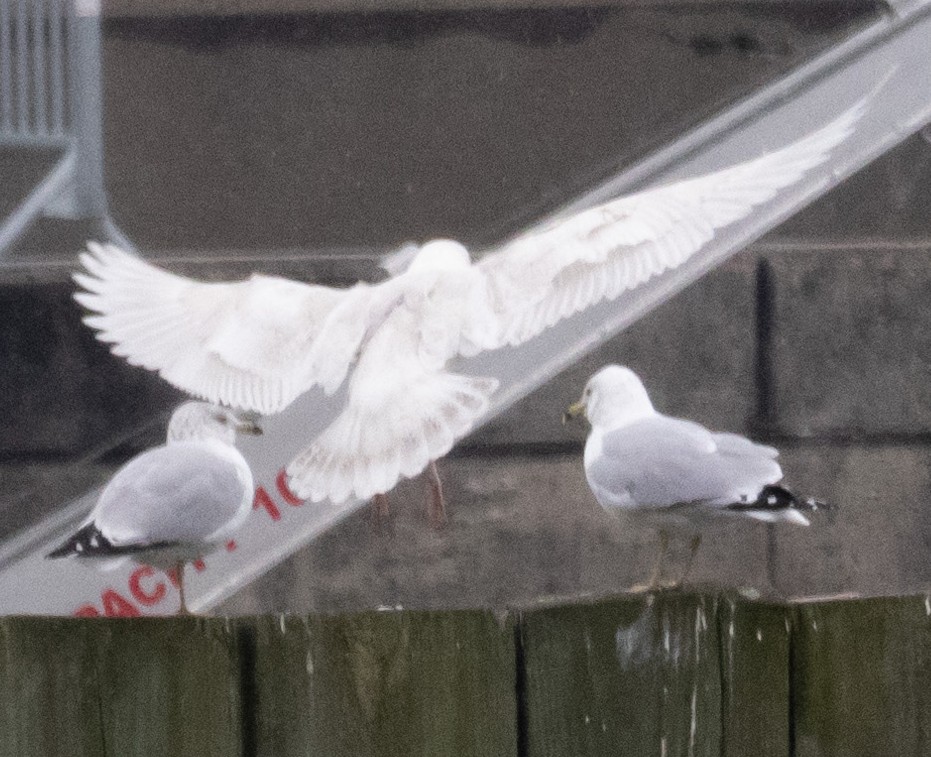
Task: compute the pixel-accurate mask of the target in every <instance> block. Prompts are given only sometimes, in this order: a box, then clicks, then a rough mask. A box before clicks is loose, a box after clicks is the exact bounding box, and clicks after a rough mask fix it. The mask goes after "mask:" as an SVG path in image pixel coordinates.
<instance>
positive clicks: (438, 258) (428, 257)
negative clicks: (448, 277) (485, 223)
mask: <svg viewBox="0 0 931 757" xmlns="http://www.w3.org/2000/svg"><path fill="white" fill-rule="evenodd" d="M471 265H472V259H471V258H470V257H469V251H468V250H467V249H466V248H465V247H464V246H463V245H461V244H459V242H456V241H454V240H452V239H433V240H431V241H429V242H427V243H426V244H424V245H423V246H422V247H421V248H420V250H419V251H418V252H417V254H416V255H415V256H414V259H413V260H412V261H411V264H410V266H409V267H408V269H407V273H414V272H417V271H455V270H462V269H464V268H468V267H469V266H471Z"/></svg>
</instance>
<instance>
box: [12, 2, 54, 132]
mask: <svg viewBox="0 0 931 757" xmlns="http://www.w3.org/2000/svg"><path fill="white" fill-rule="evenodd" d="M71 9H72V6H71V4H70V3H69V2H66V1H65V0H0V144H20V143H22V144H37V145H46V144H53V145H54V144H63V143H64V141H65V139H66V137H67V130H68V123H67V122H66V119H67V116H68V114H67V86H68V82H67V80H66V71H67V66H66V60H67V58H68V41H69V36H70V35H69V33H68V31H69V18H68V17H69V16H70V15H71V13H72V10H71Z"/></svg>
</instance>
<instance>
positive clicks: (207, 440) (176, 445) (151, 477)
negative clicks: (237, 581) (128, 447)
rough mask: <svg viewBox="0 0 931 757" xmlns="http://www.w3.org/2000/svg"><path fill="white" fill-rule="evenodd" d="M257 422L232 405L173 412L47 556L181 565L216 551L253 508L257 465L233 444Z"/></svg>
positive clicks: (187, 406) (188, 406) (180, 568)
mask: <svg viewBox="0 0 931 757" xmlns="http://www.w3.org/2000/svg"><path fill="white" fill-rule="evenodd" d="M237 433H247V434H257V433H261V431H260V430H259V428H258V427H257V426H256V425H255V424H254V423H252V422H250V421H246V420H242V419H240V418H238V417H237V416H235V415H234V414H233V413H232V412H230V411H229V410H227V409H224V408H221V407H217V406H215V405H211V404H208V403H206V402H186V403H184V404H183V405H181V406H180V407H179V408H178V409H177V410H175V411H174V413H173V414H172V416H171V420H170V421H169V423H168V439H167V442H166V443H165V444H164V445H162V446H160V447H155V448H154V449H150V450H147V451H146V452H143V453H142V454H140V455H137V456H136V457H134V458H133V459H132V460H130V461H129V462H128V463H126V465H124V466H123V467H122V468H120V469H119V470H118V471H117V472H116V474H115V475H114V476H113V478H112V479H110V482H109V483H108V484H107V485H106V487H105V488H104V490H103V492H102V493H101V495H100V499H99V500H98V501H97V505H96V506H95V507H94V509H93V511H91V514H90V516H89V517H88V519H87V521H86V522H85V523H84V524H83V525H82V526H81V528H80V529H78V531H77V533H75V534H74V535H73V536H71V537H70V538H69V539H68V540H67V541H65V542H64V543H63V544H62V545H61V546H60V547H58V549H56V550H55V551H53V552H51V553H50V554H49V555H48V556H49V557H68V556H71V555H75V556H77V557H81V558H85V557H94V558H101V559H104V560H108V559H109V560H112V559H114V558H116V559H121V558H125V557H131V558H132V559H134V560H136V561H138V562H142V563H145V564H149V565H154V566H156V567H159V568H163V569H166V570H167V569H171V568H174V569H175V570H176V571H177V581H178V591H179V593H180V595H181V612H182V613H186V612H187V606H186V604H185V601H184V581H183V573H184V564H185V563H186V562H188V561H190V560H193V559H195V558H197V557H200V556H201V555H203V554H205V553H207V552H210V551H212V549H214V548H216V546H217V545H219V544H221V543H223V542H224V541H225V540H226V539H228V538H229V536H230V534H232V533H233V532H234V531H235V530H236V529H237V528H238V527H239V526H240V525H241V524H242V522H243V521H244V520H245V518H246V516H247V515H248V514H249V512H250V510H251V509H252V497H253V484H252V471H251V470H250V469H249V465H248V463H246V460H245V458H243V456H242V455H241V454H240V452H239V451H238V450H237V449H236V447H235V446H234V444H235V438H236V434H237Z"/></svg>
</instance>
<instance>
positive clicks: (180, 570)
mask: <svg viewBox="0 0 931 757" xmlns="http://www.w3.org/2000/svg"><path fill="white" fill-rule="evenodd" d="M175 574H176V575H177V576H178V594H179V596H180V597H181V606H180V607H179V608H178V615H190V614H191V611H190V610H188V609H187V602H186V601H185V597H184V560H178V562H177V563H176V564H175Z"/></svg>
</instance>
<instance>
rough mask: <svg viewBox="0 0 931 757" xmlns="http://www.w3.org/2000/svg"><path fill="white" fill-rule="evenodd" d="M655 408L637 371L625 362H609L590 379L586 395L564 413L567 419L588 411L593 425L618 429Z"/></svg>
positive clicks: (652, 411) (587, 416)
mask: <svg viewBox="0 0 931 757" xmlns="http://www.w3.org/2000/svg"><path fill="white" fill-rule="evenodd" d="M655 412H656V411H655V410H654V409H653V403H652V402H650V397H649V395H648V394H647V390H646V389H644V388H643V383H642V382H641V381H640V379H639V378H638V377H637V374H636V373H634V372H633V371H632V370H630V368H625V367H624V366H622V365H606V366H605V367H604V368H602V369H601V370H600V371H598V372H597V373H596V374H595V375H593V376H592V377H591V378H590V379H589V380H588V383H587V384H586V385H585V390H584V391H583V392H582V398H581V399H580V400H579V401H578V402H575V403H573V404H572V405H570V406H569V409H568V410H567V411H566V413H565V415H563V423H565V422H566V421H567V420H568V419H570V418H575V417H578V416H580V415H584V416H585V417H586V418H587V419H588V422H589V423H591V424H592V426H593V427H599V428H603V429H614V428H620V427H622V426H627V425H629V424H631V423H634V422H635V421H639V420H642V419H643V418H647V417H649V416H651V415H653V414H654V413H655Z"/></svg>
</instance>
